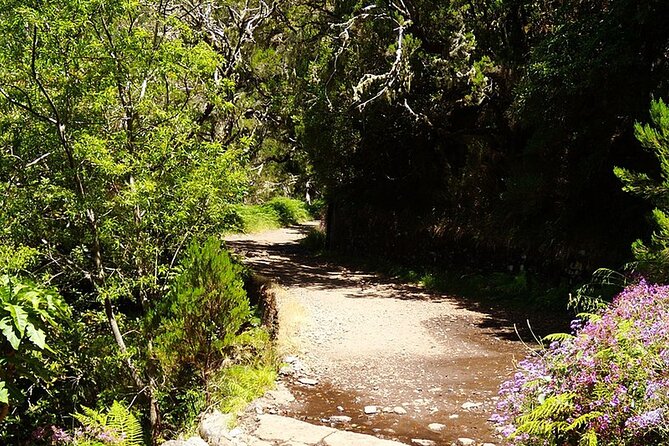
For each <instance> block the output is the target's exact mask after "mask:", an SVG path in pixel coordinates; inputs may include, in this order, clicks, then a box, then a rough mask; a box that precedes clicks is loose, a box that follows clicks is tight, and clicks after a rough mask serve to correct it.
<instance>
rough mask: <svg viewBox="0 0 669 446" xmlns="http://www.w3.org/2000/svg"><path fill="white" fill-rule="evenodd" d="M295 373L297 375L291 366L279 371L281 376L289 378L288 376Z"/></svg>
mask: <svg viewBox="0 0 669 446" xmlns="http://www.w3.org/2000/svg"><path fill="white" fill-rule="evenodd" d="M293 373H295V371H294V370H293V368H292V367H291V366H289V365H285V366H283V367H281V368H280V369H279V375H281V376H288V375H292V374H293Z"/></svg>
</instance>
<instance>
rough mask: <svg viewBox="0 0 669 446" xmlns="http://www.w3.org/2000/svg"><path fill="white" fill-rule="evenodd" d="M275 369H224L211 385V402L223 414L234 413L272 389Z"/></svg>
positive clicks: (235, 367)
mask: <svg viewBox="0 0 669 446" xmlns="http://www.w3.org/2000/svg"><path fill="white" fill-rule="evenodd" d="M275 380H276V368H274V367H272V366H270V365H260V366H259V365H236V366H232V367H229V368H227V369H224V370H222V371H221V373H220V374H218V376H217V377H216V379H215V380H214V382H213V383H212V387H213V388H214V389H215V390H214V391H213V394H214V396H213V400H214V402H215V403H216V405H217V406H218V408H219V409H220V410H221V411H223V412H228V413H236V412H238V411H240V410H242V409H243V408H244V407H245V406H246V405H247V404H248V403H249V402H250V401H252V400H254V399H255V398H258V397H260V396H262V395H263V394H264V393H265V391H266V390H267V389H270V388H273V387H274V382H275Z"/></svg>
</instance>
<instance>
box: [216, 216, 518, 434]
mask: <svg viewBox="0 0 669 446" xmlns="http://www.w3.org/2000/svg"><path fill="white" fill-rule="evenodd" d="M307 229H308V227H296V228H289V229H281V230H276V231H269V232H266V233H261V234H252V235H237V236H233V237H230V238H228V239H227V240H226V243H227V244H228V246H229V247H230V248H232V249H233V250H234V251H236V252H237V253H238V254H240V255H241V256H243V257H244V258H245V259H246V260H245V261H246V262H248V263H249V264H250V265H251V266H252V267H253V268H254V269H255V270H256V271H257V272H259V273H260V274H262V275H264V276H267V277H269V278H271V279H273V280H274V281H276V282H278V283H279V284H280V285H281V286H282V289H283V291H282V292H281V293H279V299H278V300H279V302H278V306H279V312H280V318H282V317H283V318H284V320H287V321H288V322H287V323H285V324H284V325H292V333H290V334H288V337H289V338H290V342H288V343H287V344H286V345H288V347H286V348H289V349H290V355H289V356H287V357H286V365H285V367H284V368H283V369H282V370H281V375H282V377H281V380H282V384H281V385H282V386H285V389H286V391H289V392H290V393H288V394H284V396H280V394H281V392H279V394H276V395H274V396H272V395H273V394H270V395H269V398H270V399H269V400H267V399H264V400H263V401H264V402H263V401H261V402H258V403H256V404H255V405H253V406H252V408H251V409H249V411H248V413H247V414H246V416H245V417H242V424H241V426H240V427H239V428H238V429H239V430H237V431H233V432H232V433H233V434H236V435H230V432H228V434H227V435H228V436H227V437H226V436H223V437H225V438H226V439H227V440H228V441H232V442H233V443H220V444H225V445H227V444H235V445H248V446H252V445H303V444H327V445H338V444H348V445H358V444H359V445H367V444H369V445H378V446H390V445H393V444H416V445H419V446H424V445H451V444H460V445H463V444H466V445H481V444H486V445H491V444H493V443H495V442H497V441H498V438H497V436H496V433H495V430H494V427H493V426H492V424H491V423H489V422H488V421H487V420H488V419H489V418H490V415H491V414H492V413H493V411H494V406H495V401H496V399H497V398H496V394H497V388H498V386H499V384H500V382H501V381H502V380H503V379H504V378H505V377H507V376H508V374H509V373H510V371H511V370H512V366H513V362H514V360H520V359H522V358H523V357H524V356H525V355H526V354H527V347H525V346H524V344H523V343H521V342H519V341H518V340H517V336H516V335H515V332H514V330H513V328H512V322H511V321H510V320H508V319H505V318H504V317H502V316H500V313H499V311H497V310H496V309H493V308H485V307H482V306H481V305H474V304H472V303H470V302H467V301H464V300H462V299H458V298H455V297H452V296H447V295H440V294H435V293H430V292H427V291H426V290H424V289H422V288H420V287H417V286H413V285H407V284H402V283H398V282H396V281H394V280H392V279H390V278H386V277H382V276H379V275H376V274H372V273H369V272H365V271H357V270H353V269H350V268H347V267H345V266H342V265H338V264H333V263H329V262H327V261H324V260H321V259H320V258H318V257H314V256H311V255H309V254H308V253H307V252H305V251H304V250H303V249H301V247H300V246H299V243H298V240H299V239H300V238H301V237H303V235H304V233H305V231H306V230H307ZM295 314H299V317H297V319H294V320H292V322H291V316H294V315H295ZM518 322H520V321H518ZM284 336H285V334H284ZM284 347H285V346H284ZM285 395H290V396H289V397H287V396H285ZM274 397H276V400H274V399H273V398H274ZM282 416H285V417H289V418H278V417H282ZM295 420H299V421H295ZM304 421H306V422H308V423H309V424H308V425H307V426H313V425H320V428H316V427H306V426H305V424H304V423H302V422H304ZM278 425H282V426H284V428H278V427H277V426H278ZM275 427H276V429H274V428H275ZM293 428H295V429H296V430H297V431H298V432H302V431H305V432H306V431H309V432H311V431H312V430H313V432H314V434H313V435H314V436H313V437H308V438H300V436H299V435H297V434H296V435H295V436H293V435H292V434H290V433H289V432H290V431H291V430H292V429H293ZM333 429H336V431H335V430H333ZM340 430H341V431H347V432H348V433H346V434H343V433H341V434H340V433H337V434H336V435H335V433H336V432H337V431H340ZM270 432H273V433H272V434H270ZM354 434H356V435H362V434H368V435H373V437H366V436H365V437H363V436H356V435H354ZM309 435H311V434H309ZM321 435H322V436H321ZM319 436H320V437H319ZM228 437H229V438H228ZM273 437H276V438H273ZM316 437H318V438H316ZM363 438H364V441H363ZM374 438H375V439H376V440H374ZM314 439H316V440H317V441H312V440H314ZM307 440H308V441H307ZM368 441H369V443H368ZM374 441H376V443H375V442H374ZM209 444H210V446H214V445H215V444H218V443H211V442H210V443H209Z"/></svg>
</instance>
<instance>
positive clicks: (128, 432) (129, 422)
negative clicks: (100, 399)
mask: <svg viewBox="0 0 669 446" xmlns="http://www.w3.org/2000/svg"><path fill="white" fill-rule="evenodd" d="M107 426H108V427H109V428H111V429H113V430H114V431H116V432H118V433H119V434H120V436H121V438H123V441H122V443H121V446H142V445H143V443H144V441H143V432H142V426H141V424H140V423H139V421H137V418H136V417H135V416H134V415H133V414H132V413H131V412H130V411H129V410H128V409H127V408H126V407H125V406H124V405H123V404H121V403H119V402H118V401H114V403H113V404H112V407H111V408H110V409H109V414H108V415H107Z"/></svg>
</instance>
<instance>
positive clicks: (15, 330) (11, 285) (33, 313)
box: [0, 275, 70, 421]
mask: <svg viewBox="0 0 669 446" xmlns="http://www.w3.org/2000/svg"><path fill="white" fill-rule="evenodd" d="M69 314H70V308H69V307H68V306H67V305H66V304H65V302H64V301H63V300H62V298H61V297H60V296H59V295H58V294H57V293H56V292H55V291H54V290H51V289H46V288H43V287H40V286H38V285H36V284H35V283H33V282H31V281H29V280H26V279H19V278H16V277H12V276H8V275H2V276H0V332H1V335H0V348H1V350H2V357H1V358H0V407H2V409H3V410H2V412H1V413H0V421H2V419H3V418H4V417H5V416H6V415H7V408H8V406H9V404H10V402H12V403H14V402H15V400H17V399H21V398H23V395H22V393H23V391H24V389H23V388H22V386H20V385H18V384H17V381H19V380H23V379H27V380H30V381H33V382H41V383H43V384H44V383H45V381H47V380H48V379H49V378H51V376H50V371H49V369H48V367H47V366H48V363H49V359H48V356H52V354H54V353H55V352H54V350H53V348H52V347H54V342H55V339H54V338H55V334H56V333H57V332H58V330H59V329H61V326H62V324H64V323H66V322H67V319H68V317H69Z"/></svg>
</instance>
